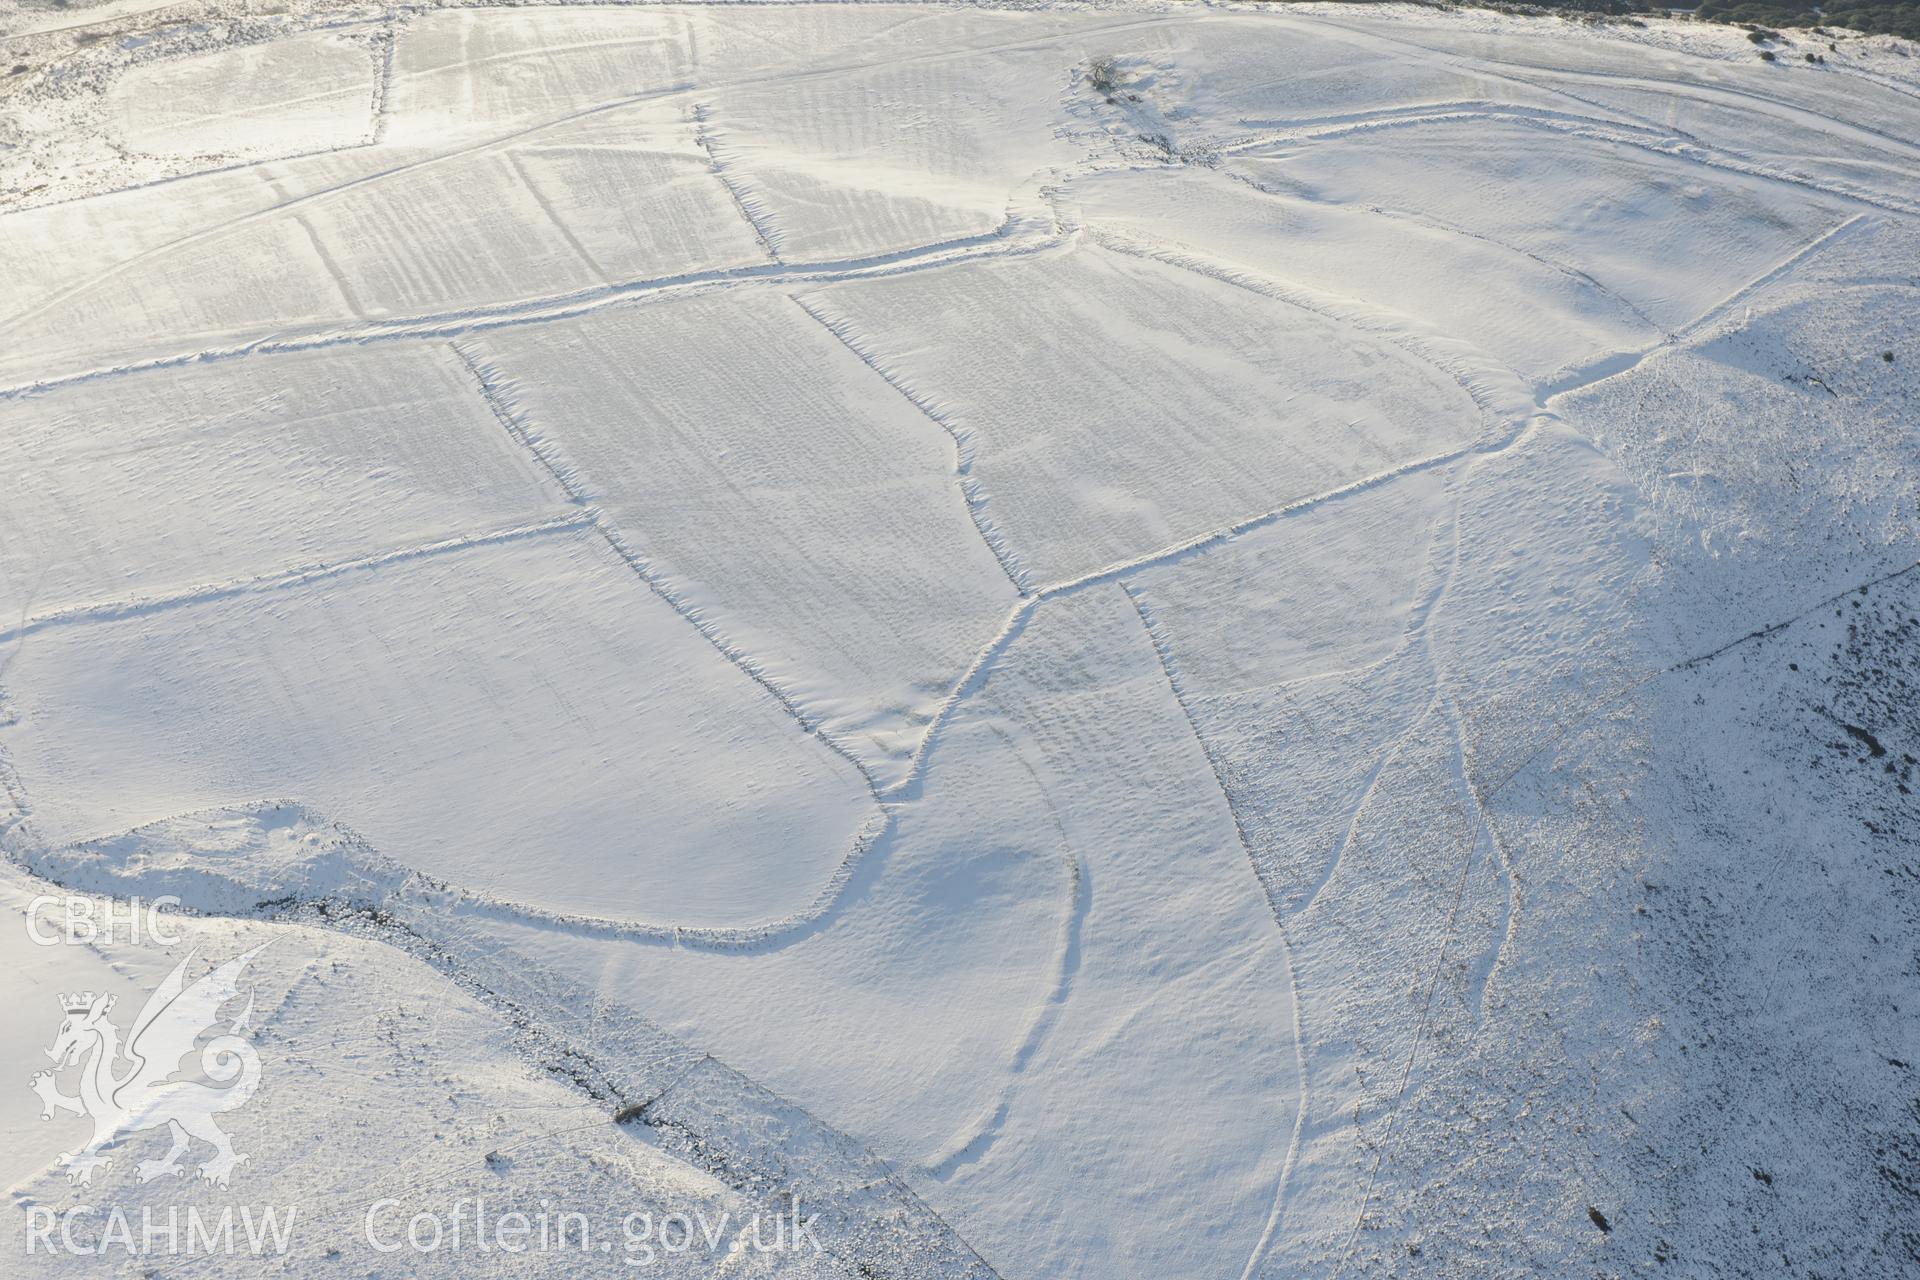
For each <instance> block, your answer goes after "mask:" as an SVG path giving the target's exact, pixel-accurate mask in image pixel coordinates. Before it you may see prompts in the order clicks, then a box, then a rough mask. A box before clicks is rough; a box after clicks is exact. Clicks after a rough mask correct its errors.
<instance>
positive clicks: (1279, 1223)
mask: <svg viewBox="0 0 1920 1280" xmlns="http://www.w3.org/2000/svg"><path fill="white" fill-rule="evenodd" d="M1118 585H1119V587H1120V590H1121V592H1122V594H1124V595H1125V596H1126V597H1127V603H1128V604H1130V605H1132V606H1133V611H1134V613H1135V615H1136V616H1138V617H1139V619H1140V629H1141V630H1142V631H1143V632H1144V633H1145V634H1146V637H1147V643H1148V644H1149V645H1150V646H1152V649H1153V655H1154V657H1155V659H1156V660H1157V661H1158V662H1159V664H1160V673H1161V674H1162V675H1164V676H1165V677H1166V680H1167V689H1168V691H1169V692H1170V693H1172V695H1173V700H1174V703H1175V704H1176V705H1177V706H1178V707H1179V708H1180V714H1181V715H1182V716H1184V717H1186V721H1187V728H1188V730H1189V731H1191V732H1192V734H1193V741H1194V745H1196V746H1198V747H1199V748H1200V756H1201V758H1202V759H1204V760H1205V761H1206V762H1207V770H1208V771H1209V772H1210V773H1211V774H1212V775H1213V783H1214V786H1215V787H1216V788H1218V789H1219V792H1220V800H1221V803H1223V804H1224V805H1226V807H1227V814H1228V816H1229V817H1231V818H1232V819H1233V830H1234V834H1235V835H1236V836H1237V837H1238V838H1239V841H1240V852H1241V853H1242V854H1244V855H1245V856H1246V859H1247V869H1248V870H1249V871H1250V872H1251V873H1252V874H1253V880H1254V883H1255V884H1257V885H1259V886H1260V892H1261V896H1262V897H1264V898H1266V900H1267V914H1268V915H1269V916H1270V917H1271V918H1272V919H1273V927H1274V929H1275V930H1276V931H1277V932H1278V933H1279V935H1280V951H1281V955H1282V956H1284V957H1285V959H1286V964H1287V1004H1288V1006H1289V1007H1290V1008H1291V1009H1292V1011H1293V1032H1292V1034H1293V1067H1294V1081H1295V1088H1294V1094H1295V1102H1294V1114H1293V1130H1292V1132H1291V1133H1290V1134H1289V1135H1288V1138H1287V1151H1286V1154H1285V1155H1284V1156H1283V1157H1282V1158H1281V1162H1280V1176H1279V1178H1278V1179H1277V1180H1276V1181H1275V1183H1274V1188H1273V1197H1272V1200H1271V1201H1270V1203H1269V1207H1268V1210H1267V1218H1266V1222H1265V1224H1264V1225H1263V1227H1262V1228H1261V1232H1260V1236H1259V1238H1258V1239H1257V1240H1255V1241H1254V1245H1253V1251H1252V1252H1251V1253H1250V1254H1249V1255H1248V1257H1247V1264H1246V1266H1245V1267H1243V1268H1241V1272H1240V1280H1253V1277H1255V1276H1256V1275H1258V1274H1259V1270H1260V1265H1261V1261H1262V1259H1264V1258H1265V1257H1266V1255H1267V1252H1268V1251H1269V1250H1270V1249H1271V1248H1272V1247H1273V1242H1274V1240H1275V1239H1276V1238H1278V1236H1279V1233H1280V1232H1281V1230H1283V1229H1284V1226H1285V1223H1286V1206H1287V1186H1288V1184H1289V1183H1290V1182H1291V1180H1292V1177H1293V1170H1294V1166H1295V1165H1296V1164H1297V1163H1298V1162H1299V1157H1300V1140H1301V1137H1302V1135H1303V1134H1304V1133H1305V1131H1306V1127H1307V1105H1308V1100H1309V1096H1310V1090H1309V1089H1308V1082H1307V1050H1306V1033H1305V1029H1304V1028H1305V1015H1304V1014H1303V1013H1302V1012H1301V1003H1302V1000H1301V994H1300V992H1301V981H1300V957H1299V952H1298V951H1297V950H1296V949H1295V947H1294V944H1293V937H1292V935H1291V934H1290V933H1289V931H1288V929H1287V922H1286V919H1285V914H1284V913H1283V912H1282V911H1281V909H1280V904H1279V903H1277V902H1275V901H1274V898H1273V893H1272V891H1271V890H1270V889H1269V888H1268V887H1267V882H1266V879H1265V877H1263V876H1262V875H1261V874H1260V864H1259V861H1258V859H1256V858H1255V857H1254V854H1253V842H1252V840H1251V839H1249V838H1248V836H1247V825H1246V822H1245V820H1244V819H1242V817H1241V816H1240V808H1239V806H1238V805H1236V804H1235V803H1234V802H1233V792H1232V791H1231V790H1229V789H1228V787H1227V782H1226V777H1225V775H1224V774H1222V773H1221V771H1220V762H1219V761H1218V760H1217V759H1215V757H1214V754H1213V748H1212V747H1211V746H1210V745H1209V744H1208V742H1207V738H1206V735H1205V734H1203V733H1201V732H1200V722H1199V720H1198V719H1196V718H1195V717H1194V714H1193V708H1192V706H1191V705H1190V704H1189V703H1188V701H1187V696H1186V692H1185V690H1184V689H1183V688H1182V686H1181V682H1180V675H1179V667H1178V666H1177V665H1176V664H1175V662H1174V658H1173V650H1172V648H1171V646H1170V645H1169V644H1168V643H1167V640H1166V638H1165V636H1164V635H1163V634H1162V632H1161V629H1160V627H1159V624H1158V623H1157V622H1156V620H1155V619H1154V616H1153V611H1152V610H1151V609H1150V608H1149V607H1148V606H1147V603H1146V601H1145V600H1144V599H1143V598H1142V597H1141V594H1140V593H1139V592H1138V591H1136V590H1134V589H1133V588H1131V587H1129V586H1128V585H1127V584H1126V583H1125V582H1121V583H1119V584H1118Z"/></svg>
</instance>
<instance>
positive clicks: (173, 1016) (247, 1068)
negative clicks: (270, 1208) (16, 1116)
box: [31, 943, 269, 1187]
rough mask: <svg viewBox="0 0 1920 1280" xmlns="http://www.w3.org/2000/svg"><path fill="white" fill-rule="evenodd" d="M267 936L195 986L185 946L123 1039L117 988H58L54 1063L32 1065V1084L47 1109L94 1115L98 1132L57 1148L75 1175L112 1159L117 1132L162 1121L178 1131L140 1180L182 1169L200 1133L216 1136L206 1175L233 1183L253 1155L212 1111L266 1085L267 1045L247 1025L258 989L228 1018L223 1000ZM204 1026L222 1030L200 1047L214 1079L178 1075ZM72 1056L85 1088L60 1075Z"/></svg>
mask: <svg viewBox="0 0 1920 1280" xmlns="http://www.w3.org/2000/svg"><path fill="white" fill-rule="evenodd" d="M267 945H269V944H267V943H262V944H261V945H260V946H258V947H255V948H254V949H253V950H251V951H248V952H245V953H244V954H242V955H238V956H235V957H234V958H233V959H231V960H228V961H227V962H226V963H225V964H221V965H217V966H215V968H214V969H213V971H212V972H210V973H208V974H207V975H206V976H205V977H203V978H201V979H200V980H199V981H198V982H195V983H194V984H193V985H192V986H188V985H187V982H186V972H187V965H188V963H189V962H191V961H192V959H193V953H192V952H188V953H187V955H186V956H185V957H184V958H183V959H182V960H181V961H180V963H179V964H178V965H176V966H174V970H173V972H172V973H170V974H168V975H167V978H166V981H164V982H162V983H161V984H160V987H159V989H158V990H157V991H155V992H154V993H153V995H151V996H150V997H148V999H147V1003H146V1005H145V1006H144V1007H143V1008H142V1009H141V1010H140V1014H139V1016H138V1017H136V1018H135V1019H134V1021H133V1027H132V1029H131V1030H130V1031H129V1032H128V1033H127V1038H126V1042H125V1044H124V1045H123V1044H122V1043H121V1040H120V1028H119V1027H117V1026H115V1025H114V1023H113V1022H112V1021H111V1020H110V1019H109V1018H108V1016H107V1015H108V1014H110V1013H112V1012H113V1005H114V997H112V996H109V995H99V996H96V995H95V994H94V993H93V992H91V991H85V992H79V993H76V994H72V995H63V996H61V997H60V1007H61V1009H62V1011H63V1012H64V1013H65V1014H66V1019H65V1020H64V1021H63V1022H61V1024H60V1031H59V1034H57V1035H56V1036H54V1038H53V1045H52V1046H51V1047H50V1048H49V1049H48V1050H47V1056H48V1057H49V1058H51V1059H53V1062H54V1069H53V1070H52V1071H39V1072H35V1073H34V1076H33V1079H32V1081H31V1084H32V1086H33V1091H34V1092H35V1093H37V1094H39V1095H40V1105H41V1116H40V1118H41V1119H43V1120H50V1119H52V1118H53V1115H54V1113H55V1112H57V1111H71V1112H73V1113H74V1114H75V1115H84V1116H88V1117H91V1118H92V1120H93V1137H92V1139H91V1140H89V1141H88V1142H87V1143H86V1144H85V1145H84V1146H82V1147H80V1148H78V1149H76V1150H74V1151H70V1152H68V1153H66V1154H65V1155H62V1156H61V1157H60V1163H61V1164H62V1165H64V1166H65V1167H66V1169H67V1179H68V1181H70V1182H73V1183H76V1184H78V1185H81V1186H85V1185H86V1184H88V1183H89V1182H91V1181H92V1180H93V1171H94V1170H95V1169H96V1168H100V1167H104V1166H107V1165H111V1164H112V1157H111V1156H107V1155H103V1154H102V1151H103V1149H105V1148H106V1147H108V1146H109V1145H111V1144H112V1143H113V1142H114V1140H115V1139H116V1138H118V1137H119V1136H121V1135H123V1134H132V1133H139V1132H141V1131H143V1130H147V1129H157V1128H159V1127H161V1126H162V1125H165V1126H166V1127H167V1129H168V1130H169V1131H170V1133H171V1134H172V1136H173V1146H172V1149H171V1150H169V1151H168V1152H167V1154H166V1155H165V1156H163V1157H162V1158H160V1159H158V1160H142V1161H141V1162H140V1164H139V1167H138V1170H137V1172H138V1173H139V1176H140V1181H142V1182H149V1181H151V1180H152V1179H154V1178H158V1177H161V1176H163V1175H168V1174H179V1173H182V1172H184V1170H182V1169H181V1167H180V1158H181V1157H182V1156H184V1155H186V1154H187V1151H188V1149H189V1148H190V1147H191V1145H192V1143H193V1140H194V1139H198V1140H200V1141H202V1142H206V1143H210V1144H211V1145H212V1146H213V1155H212V1156H210V1157H209V1158H208V1159H207V1160H206V1161H205V1162H204V1163H202V1164H201V1165H200V1176H201V1177H203V1178H205V1179H207V1180H208V1181H209V1182H212V1183H214V1184H216V1185H218V1186H221V1187H225V1186H226V1185H227V1180H228V1178H230V1177H231V1176H232V1175H233V1170H234V1168H235V1167H236V1166H237V1165H239V1164H240V1163H241V1162H242V1161H244V1160H245V1159H246V1157H245V1156H243V1155H240V1154H238V1153H237V1152H235V1151H234V1149H233V1142H232V1140H231V1139H229V1138H228V1137H227V1135H226V1133H225V1132H223V1131H222V1130H221V1128H220V1126H219V1125H218V1124H217V1123H215V1119H214V1118H215V1117H216V1116H218V1115H220V1114H221V1113H222V1112H226V1111H232V1110H233V1109H234V1108H236V1107H239V1106H242V1105H244V1104H245V1103H246V1101H247V1099H249V1098H251V1097H252V1096H253V1094H254V1091H255V1090H256V1089H258V1088H259V1087H260V1055H259V1054H257V1053H256V1052H254V1048H253V1046H252V1045H251V1044H249V1043H248V1042H247V1040H246V1039H245V1037H244V1035H243V1034H242V1033H243V1032H244V1031H245V1030H246V1029H247V1019H248V1018H249V1017H251V1016H252V1013H253V999H252V995H251V993H249V995H248V999H247V1007H246V1009H245V1011H243V1012H242V1013H240V1014H239V1015H238V1016H237V1017H235V1018H234V1019H233V1021H232V1022H230V1023H227V1024H225V1026H224V1027H222V1026H221V1023H220V1010H221V1008H222V1007H223V1006H225V1005H226V1004H227V1003H228V1002H229V1001H231V1000H233V999H235V998H236V997H237V996H238V995H239V994H240V987H239V980H240V974H241V971H242V970H244V969H245V968H246V967H247V965H248V964H250V963H252V961H253V958H254V957H255V956H257V955H259V954H260V952H261V951H263V950H264V949H265V948H266V947H267ZM207 1031H214V1032H216V1033H217V1034H215V1035H214V1037H213V1038H212V1039H211V1040H209V1041H207V1043H206V1044H205V1045H204V1046H201V1048H200V1058H199V1066H200V1074H201V1075H203V1076H205V1077H206V1079H208V1080H211V1081H213V1082H214V1083H212V1084H205V1083H202V1082H201V1081H200V1080H193V1079H187V1080H176V1079H174V1078H173V1076H174V1075H175V1073H176V1072H178V1071H179V1069H180V1062H181V1059H182V1058H184V1057H186V1056H187V1054H188V1053H190V1052H192V1051H193V1049H194V1047H195V1046H196V1044H197V1043H198V1042H199V1040H200V1037H201V1035H202V1034H203V1033H205V1032H207ZM123 1063H124V1064H125V1065H124V1066H122V1065H121V1064H123ZM74 1066H78V1067H79V1069H80V1092H79V1094H78V1095H68V1094H65V1093H62V1092H61V1091H60V1086H59V1084H58V1083H57V1082H56V1081H55V1079H54V1077H55V1075H56V1074H58V1073H59V1072H62V1071H65V1070H67V1069H68V1068H69V1067H74Z"/></svg>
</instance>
